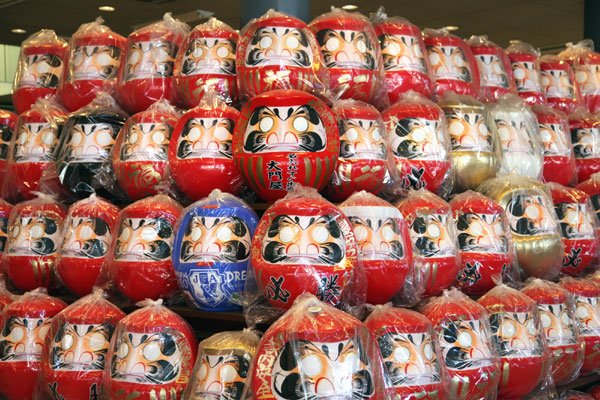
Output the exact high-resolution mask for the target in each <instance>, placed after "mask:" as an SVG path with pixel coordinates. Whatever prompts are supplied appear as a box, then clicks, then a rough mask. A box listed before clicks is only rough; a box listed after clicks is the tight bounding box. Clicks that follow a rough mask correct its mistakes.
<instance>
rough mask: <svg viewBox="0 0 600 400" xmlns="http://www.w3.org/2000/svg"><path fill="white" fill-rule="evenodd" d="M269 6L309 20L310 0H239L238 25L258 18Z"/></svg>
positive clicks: (305, 20) (307, 21)
mask: <svg viewBox="0 0 600 400" xmlns="http://www.w3.org/2000/svg"><path fill="white" fill-rule="evenodd" d="M270 8H272V9H274V10H275V11H281V12H284V13H287V14H291V15H293V16H294V17H296V18H300V19H301V20H302V21H304V22H306V23H309V22H310V0H240V11H241V12H240V27H243V26H244V25H246V24H247V23H248V22H249V21H250V20H251V19H252V18H258V17H260V16H261V15H263V14H264V13H266V12H267V11H268V10H269V9H270Z"/></svg>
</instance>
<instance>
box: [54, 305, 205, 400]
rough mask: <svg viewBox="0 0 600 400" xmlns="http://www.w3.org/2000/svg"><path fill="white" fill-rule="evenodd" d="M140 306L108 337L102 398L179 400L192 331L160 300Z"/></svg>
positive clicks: (188, 368)
mask: <svg viewBox="0 0 600 400" xmlns="http://www.w3.org/2000/svg"><path fill="white" fill-rule="evenodd" d="M139 305H140V306H145V307H144V308H142V309H139V310H136V311H134V312H132V313H131V314H129V315H128V316H126V317H125V318H123V319H122V320H121V321H119V324H118V325H117V329H116V330H115V333H114V334H113V337H112V340H111V342H110V348H109V350H108V355H107V357H106V368H105V369H104V377H103V383H104V393H105V395H107V396H108V398H110V399H114V400H126V399H131V398H136V399H138V400H154V399H160V398H161V396H162V397H163V398H164V399H170V400H179V399H181V396H182V394H183V390H184V389H185V386H186V385H187V383H188V381H189V379H190V375H191V373H192V369H193V367H194V361H195V360H196V353H197V347H198V341H197V340H196V336H195V335H194V331H193V330H192V328H191V327H190V325H189V324H188V323H187V322H186V321H185V320H184V319H183V318H181V317H180V316H179V315H177V314H175V313H174V312H173V311H171V310H169V309H168V308H166V307H164V306H162V301H161V300H159V301H157V302H153V301H150V300H145V301H143V302H141V303H139ZM65 400H66V399H65Z"/></svg>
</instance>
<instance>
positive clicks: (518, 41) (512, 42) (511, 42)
mask: <svg viewBox="0 0 600 400" xmlns="http://www.w3.org/2000/svg"><path fill="white" fill-rule="evenodd" d="M508 43H510V44H515V43H521V41H520V40H517V39H513V40H509V41H508Z"/></svg>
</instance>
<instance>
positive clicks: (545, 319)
mask: <svg viewBox="0 0 600 400" xmlns="http://www.w3.org/2000/svg"><path fill="white" fill-rule="evenodd" d="M540 320H541V321H542V326H543V327H544V328H548V327H549V326H550V325H552V318H550V316H549V315H547V314H542V315H540Z"/></svg>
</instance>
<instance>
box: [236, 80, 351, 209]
mask: <svg viewBox="0 0 600 400" xmlns="http://www.w3.org/2000/svg"><path fill="white" fill-rule="evenodd" d="M339 154H340V135H339V131H338V127H337V123H336V120H335V117H334V115H333V113H332V112H331V110H330V109H329V107H328V106H327V105H326V104H325V103H324V102H323V101H321V100H320V99H318V98H317V97H315V96H313V95H311V94H308V93H305V92H301V91H299V90H274V91H272V92H268V93H264V94H261V95H259V96H256V97H255V98H253V99H252V100H250V101H249V102H247V103H246V104H245V105H244V107H243V108H242V113H241V116H240V119H239V121H238V123H237V124H236V126H235V132H234V133H233V160H234V162H235V163H236V165H237V168H238V171H239V172H240V173H241V174H242V176H243V177H244V179H245V180H246V183H248V185H249V186H250V187H251V188H252V189H253V190H254V191H255V192H256V193H257V194H258V195H259V196H260V197H261V198H262V199H263V200H266V201H268V202H273V201H275V200H277V199H280V198H282V197H284V196H285V194H286V193H287V192H288V191H289V190H291V188H292V186H293V185H294V184H295V183H298V184H301V185H303V186H310V187H314V188H316V189H318V190H321V189H323V188H324V187H325V185H326V184H327V182H329V179H330V178H331V174H332V173H333V171H334V170H335V167H336V165H337V161H338V157H339Z"/></svg>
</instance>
